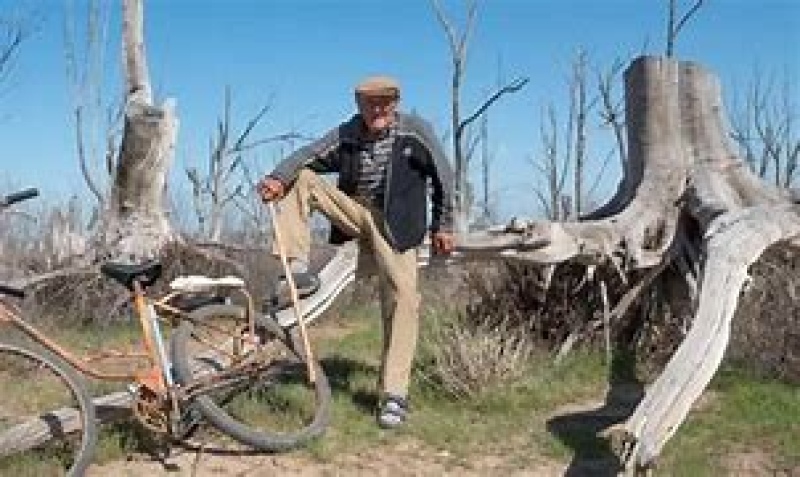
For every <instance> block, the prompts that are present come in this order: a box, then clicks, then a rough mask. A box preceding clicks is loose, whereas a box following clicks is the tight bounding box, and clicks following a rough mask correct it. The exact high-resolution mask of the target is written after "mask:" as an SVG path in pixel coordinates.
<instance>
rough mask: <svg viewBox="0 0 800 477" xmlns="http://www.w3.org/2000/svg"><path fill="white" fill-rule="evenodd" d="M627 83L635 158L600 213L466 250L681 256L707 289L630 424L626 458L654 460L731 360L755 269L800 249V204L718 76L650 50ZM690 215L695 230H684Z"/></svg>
mask: <svg viewBox="0 0 800 477" xmlns="http://www.w3.org/2000/svg"><path fill="white" fill-rule="evenodd" d="M625 80H626V114H627V126H628V131H627V132H628V143H629V151H630V154H629V160H628V162H627V163H626V169H625V171H624V173H625V176H624V177H623V180H622V181H621V183H620V185H619V187H618V189H617V193H616V194H615V196H614V197H613V198H612V199H611V201H610V202H609V203H608V204H607V205H606V206H604V207H602V208H601V209H600V211H601V212H598V213H596V214H590V215H589V216H588V217H587V220H583V221H580V222H568V223H551V222H541V221H539V222H527V223H524V222H517V223H514V224H511V225H509V226H508V227H505V228H502V229H499V230H495V231H491V232H488V233H484V234H480V235H472V236H469V237H467V240H465V241H464V242H463V243H462V245H461V247H459V250H460V251H461V252H462V253H464V254H465V255H467V256H472V257H489V256H492V255H494V256H500V255H502V256H506V257H514V258H518V259H522V260H528V261H531V262H534V263H539V264H558V263H563V262H565V261H574V260H578V261H581V262H584V263H587V264H597V263H603V262H611V263H613V264H615V265H616V266H617V267H621V269H622V270H631V269H636V268H650V269H653V270H657V269H658V268H659V267H656V265H657V264H660V265H659V266H663V264H664V263H666V262H667V261H668V260H669V259H675V260H674V261H675V262H676V263H678V265H679V266H680V267H681V269H682V270H683V271H684V273H685V275H686V279H687V281H688V282H689V284H690V286H691V287H692V291H693V293H694V294H696V296H697V309H696V311H695V316H694V319H693V322H692V323H691V327H690V329H689V331H688V334H687V336H686V337H685V339H684V341H683V342H682V343H681V345H680V347H679V348H678V350H677V351H676V353H675V354H674V355H673V357H672V359H671V360H670V362H669V363H668V365H667V366H666V368H665V369H664V371H663V373H662V374H661V375H660V376H659V377H658V379H656V381H655V382H654V383H653V385H652V386H651V387H650V388H649V389H648V391H647V393H646V395H645V398H644V399H643V401H642V402H641V403H640V405H639V406H638V407H637V409H636V411H635V412H634V414H633V415H632V417H631V418H630V419H629V420H628V421H626V422H625V423H623V425H622V426H621V428H622V430H623V432H624V433H625V434H626V439H627V440H628V441H629V442H630V444H631V447H630V448H629V449H628V452H629V454H627V455H626V457H627V459H628V462H627V463H628V464H631V465H633V464H636V465H639V466H649V465H650V464H651V463H652V461H653V460H654V459H655V458H656V457H657V456H658V455H659V453H660V452H661V449H662V448H663V446H664V444H665V443H666V441H667V440H668V439H669V438H670V437H671V436H672V435H673V434H674V433H675V432H676V431H677V429H678V428H679V426H680V424H681V423H682V421H683V420H684V419H685V417H686V414H687V413H688V412H689V409H690V408H691V405H692V403H694V402H695V400H696V399H697V398H698V397H699V395H700V394H701V393H702V391H703V389H704V388H705V387H706V386H707V384H708V382H709V381H710V380H711V378H712V376H713V375H714V373H715V372H716V370H717V368H718V366H719V364H720V362H721V360H722V357H723V354H724V352H725V349H726V347H727V345H728V338H729V333H730V321H731V319H732V317H733V314H734V311H735V309H736V305H737V301H738V298H739V292H740V290H741V287H742V286H743V284H744V282H745V280H746V277H747V269H748V267H749V266H750V265H751V264H752V263H753V262H755V261H756V260H758V258H759V257H760V256H761V254H762V253H763V251H764V250H765V249H766V248H767V247H769V246H770V245H772V244H775V243H778V242H781V241H786V242H787V244H790V243H791V244H792V245H795V246H796V245H797V237H798V235H800V208H799V207H798V206H797V205H795V204H794V201H793V200H792V197H791V196H790V194H789V193H788V192H786V191H782V190H779V189H776V188H774V187H772V186H770V185H768V184H765V183H763V182H762V181H760V180H759V179H758V177H757V176H755V175H754V174H753V173H751V172H750V170H749V169H748V168H747V167H746V166H745V164H744V161H742V160H741V159H740V158H739V157H738V156H737V153H736V148H735V147H734V145H733V144H732V142H731V140H730V139H729V135H728V133H729V128H728V124H727V121H726V116H725V114H724V107H723V103H722V95H721V91H720V86H719V81H718V80H717V79H716V78H715V77H714V76H713V75H712V74H710V73H709V72H708V71H706V70H705V69H704V68H702V67H701V66H700V65H698V64H696V63H687V62H678V61H673V60H671V59H667V58H657V57H642V58H638V59H636V60H635V61H634V62H633V63H632V64H631V65H630V67H629V68H628V70H627V71H626V74H625ZM680 214H684V215H685V216H688V217H690V218H691V219H692V220H693V221H694V224H692V226H693V227H696V228H694V229H686V230H685V229H683V228H681V224H680V222H679V221H678V217H679V215H680ZM697 230H699V236H698V232H697ZM792 239H794V240H795V241H794V242H792ZM695 244H702V245H701V247H702V248H701V249H699V250H698V249H697V247H696V245H695ZM703 255H705V256H704V257H703V258H701V256H703ZM695 277H699V278H700V280H695ZM626 296H627V295H626Z"/></svg>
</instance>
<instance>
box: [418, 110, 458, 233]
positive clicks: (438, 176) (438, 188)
mask: <svg viewBox="0 0 800 477" xmlns="http://www.w3.org/2000/svg"><path fill="white" fill-rule="evenodd" d="M409 121H410V124H411V127H412V128H413V129H414V131H415V132H416V133H417V135H418V137H419V138H420V140H421V141H422V144H423V145H424V146H425V148H426V149H427V150H428V152H429V154H430V164H429V167H428V174H429V175H430V178H431V187H432V194H431V227H430V228H431V231H433V232H437V231H443V232H452V231H453V228H454V227H453V207H454V204H455V202H454V196H453V195H454V193H453V186H454V177H453V169H452V168H451V167H450V161H448V159H447V156H446V155H445V153H444V148H443V147H442V144H441V142H440V141H439V139H438V138H437V137H436V134H435V133H434V131H433V128H432V127H431V125H430V124H428V122H427V121H425V120H424V119H422V118H420V117H418V116H411V117H410V118H409Z"/></svg>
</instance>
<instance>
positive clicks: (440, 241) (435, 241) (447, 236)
mask: <svg viewBox="0 0 800 477" xmlns="http://www.w3.org/2000/svg"><path fill="white" fill-rule="evenodd" d="M431 245H432V246H433V253H435V254H437V255H450V254H451V253H452V252H453V249H454V248H455V246H456V239H455V237H454V236H453V234H452V233H450V232H434V233H433V234H432V235H431Z"/></svg>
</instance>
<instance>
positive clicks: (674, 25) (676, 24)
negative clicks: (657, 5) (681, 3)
mask: <svg viewBox="0 0 800 477" xmlns="http://www.w3.org/2000/svg"><path fill="white" fill-rule="evenodd" d="M703 1H704V0H696V1H695V3H694V4H693V5H692V6H691V7H690V8H689V10H687V11H686V13H684V14H683V16H682V17H681V18H680V19H679V18H678V5H677V3H678V0H667V2H668V12H667V48H666V52H665V54H666V55H667V57H668V58H672V56H673V55H674V54H675V41H676V40H677V39H678V34H679V33H680V31H681V29H682V28H683V27H684V25H686V22H687V21H689V19H690V18H692V15H694V14H695V13H697V11H698V10H699V9H700V7H702V6H703Z"/></svg>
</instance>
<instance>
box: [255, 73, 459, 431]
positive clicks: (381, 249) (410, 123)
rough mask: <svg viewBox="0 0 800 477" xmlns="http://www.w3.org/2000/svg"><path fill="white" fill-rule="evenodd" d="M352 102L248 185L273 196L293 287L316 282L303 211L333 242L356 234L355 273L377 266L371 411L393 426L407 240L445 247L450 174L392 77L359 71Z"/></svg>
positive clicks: (413, 338)
mask: <svg viewBox="0 0 800 477" xmlns="http://www.w3.org/2000/svg"><path fill="white" fill-rule="evenodd" d="M355 99H356V104H357V106H358V113H357V114H355V115H354V116H353V117H351V118H350V119H349V120H347V121H345V122H343V123H342V124H340V125H339V126H338V127H336V128H334V129H333V130H331V131H330V132H328V133H327V134H326V135H325V136H324V137H322V138H321V139H319V140H317V141H315V142H313V143H311V144H309V145H308V146H306V147H303V148H301V149H299V150H297V151H296V152H295V153H293V154H292V155H290V156H289V157H288V158H286V159H285V160H284V161H282V162H281V163H280V164H278V166H277V167H276V168H275V170H274V171H273V172H272V173H270V174H269V175H268V176H266V177H265V178H264V179H262V180H261V182H260V183H259V185H258V190H259V193H260V195H261V198H262V199H263V200H264V201H265V202H266V201H272V200H277V199H282V201H281V204H280V205H281V207H280V212H279V213H278V217H277V224H278V227H280V230H281V233H282V235H283V237H284V242H285V246H286V255H287V256H288V257H289V260H290V267H291V269H292V276H293V278H294V279H295V282H296V283H297V286H298V289H299V290H300V291H301V293H305V294H308V293H310V292H313V290H314V289H315V288H317V287H318V284H319V281H318V279H317V278H316V276H314V275H313V274H311V273H309V272H308V270H307V266H308V252H309V248H310V245H311V237H310V230H309V215H310V212H311V210H312V209H314V210H319V211H320V212H322V213H323V214H324V215H325V216H327V217H328V219H329V220H330V221H331V222H332V234H331V241H332V242H333V243H342V242H343V241H345V240H347V239H356V240H358V243H359V266H358V268H359V271H360V272H364V271H365V270H366V269H370V268H371V269H372V270H374V271H376V272H377V273H378V276H379V277H380V282H381V286H380V296H381V317H382V322H383V352H382V356H381V370H380V381H379V384H378V387H379V392H380V399H379V406H378V416H377V418H378V423H379V424H380V425H381V426H382V427H384V428H393V427H396V426H399V425H401V424H403V423H404V422H405V420H406V416H407V413H408V399H407V396H408V384H409V377H410V374H411V364H412V361H413V358H414V350H415V348H416V342H417V334H418V326H419V293H418V291H417V251H416V247H418V246H419V245H420V244H421V243H422V241H423V240H424V238H425V235H426V232H427V231H428V230H429V231H430V234H431V244H432V247H433V251H434V253H439V254H449V253H450V252H451V251H452V250H453V247H454V238H453V232H452V230H453V210H452V205H453V198H452V182H453V180H452V172H451V169H450V165H449V164H448V162H447V159H446V157H445V156H444V153H443V152H442V148H441V146H440V144H439V141H438V140H437V139H436V136H435V135H434V133H433V131H432V129H431V128H430V126H429V125H428V124H427V123H426V122H425V121H423V120H422V119H420V118H418V117H416V116H412V115H406V114H403V113H400V112H398V110H397V106H398V103H399V100H400V87H399V85H398V83H397V81H395V80H394V79H392V78H389V77H385V76H375V77H369V78H367V79H365V80H364V81H362V82H361V83H359V84H358V85H357V86H356V88H355ZM331 172H335V173H338V174H339V178H338V187H334V186H333V185H332V184H331V183H329V182H327V181H326V180H324V179H323V178H321V177H319V176H318V175H317V173H331ZM429 191H430V196H431V201H432V207H431V223H430V226H428V224H427V222H428V221H427V218H428V215H427V213H428V210H427V196H428V194H429Z"/></svg>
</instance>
